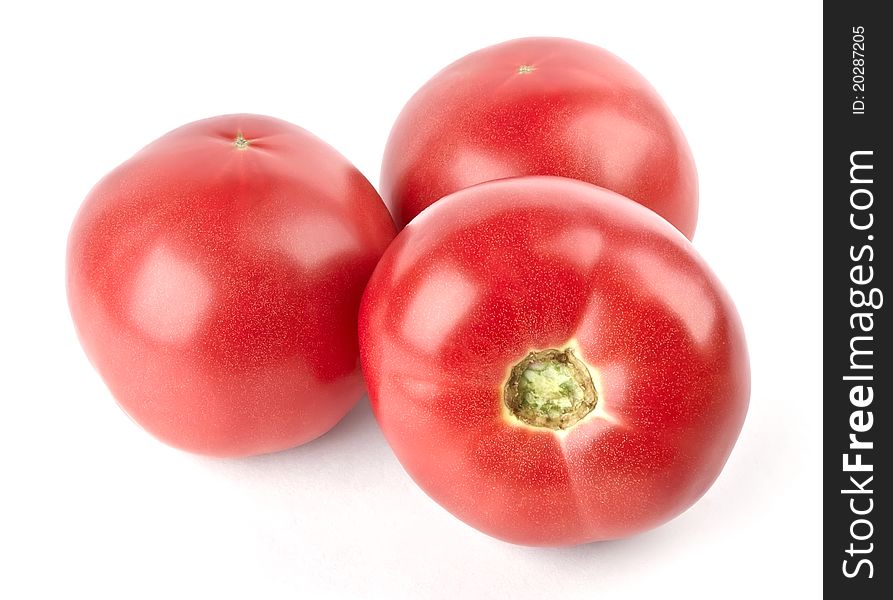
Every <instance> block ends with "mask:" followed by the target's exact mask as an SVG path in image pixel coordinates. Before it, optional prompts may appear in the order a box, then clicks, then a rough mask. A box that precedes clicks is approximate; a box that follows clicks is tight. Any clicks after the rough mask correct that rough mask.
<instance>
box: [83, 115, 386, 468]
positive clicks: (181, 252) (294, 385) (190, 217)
mask: <svg viewBox="0 0 893 600" xmlns="http://www.w3.org/2000/svg"><path fill="white" fill-rule="evenodd" d="M394 233H395V230H394V225H393V222H392V221H391V219H390V217H389V216H388V213H387V209H386V208H385V206H384V204H383V203H382V202H381V198H379V196H378V194H377V193H376V192H375V190H374V189H373V188H372V186H371V185H370V184H369V182H368V181H366V179H365V178H364V177H363V175H362V174H360V172H359V171H357V170H356V168H354V167H353V166H352V165H351V164H350V163H349V162H348V161H347V160H346V159H345V158H344V157H343V156H341V155H340V154H338V152H336V151H335V150H334V149H332V148H331V147H329V146H328V145H326V144H325V143H324V142H322V141H321V140H319V139H318V138H316V137H314V136H313V135H311V134H310V133H308V132H307V131H305V130H303V129H301V128H299V127H296V126H294V125H291V124H289V123H286V122H284V121H280V120H278V119H272V118H269V117H262V116H254V115H230V116H223V117H217V118H213V119H207V120H204V121H198V122H195V123H191V124H189V125H185V126H183V127H181V128H179V129H176V130H174V131H172V132H170V133H168V134H167V135H165V136H163V137H161V138H160V139H158V140H156V141H155V142H153V143H152V144H150V145H148V146H147V147H145V148H144V149H143V150H141V151H140V152H139V153H137V154H136V156H134V157H133V158H131V159H130V160H129V161H127V162H125V163H124V164H123V165H121V166H119V167H118V168H117V169H115V170H114V171H112V172H111V173H110V174H109V175H107V176H106V177H105V178H104V179H103V180H102V181H100V182H99V184H98V185H97V186H96V187H95V188H94V189H93V190H92V191H91V192H90V195H89V196H88V197H87V199H86V200H85V201H84V204H83V206H82V207H81V209H80V212H79V213H78V215H77V217H76V218H75V221H74V225H73V226H72V229H71V234H70V237H69V241H68V264H67V280H68V300H69V304H70V307H71V314H72V316H73V318H74V322H75V325H76V328H77V331H78V335H79V337H80V340H81V343H82V344H83V347H84V349H85V350H86V352H87V355H88V356H89V358H90V360H91V361H92V362H93V364H94V365H95V366H96V368H97V369H98V371H99V373H100V375H101V376H102V378H103V379H104V380H105V382H106V384H107V385H108V387H109V388H110V389H111V391H112V394H113V395H114V396H115V398H116V399H117V400H118V402H119V403H120V405H121V406H122V407H123V408H124V410H125V411H126V412H127V413H128V414H129V415H130V416H131V417H132V418H133V419H134V420H135V421H136V422H137V423H139V424H140V425H142V426H143V427H144V428H145V429H147V430H148V431H149V432H150V433H152V434H153V435H155V436H156V437H158V438H159V439H161V440H163V441H165V442H167V443H168V444H171V445H173V446H176V447H179V448H182V449H184V450H189V451H192V452H198V453H202V454H209V455H216V456H244V455H250V454H258V453H264V452H273V451H276V450H281V449H284V448H289V447H291V446H295V445H298V444H303V443H304V442H308V441H310V440H312V439H314V438H315V437H317V436H319V435H321V434H323V433H325V432H326V431H328V430H329V429H330V428H331V427H332V426H333V425H335V423H337V422H338V421H339V420H340V419H341V417H343V416H344V415H345V414H346V413H347V411H348V410H349V409H350V408H351V406H353V404H354V403H355V402H356V400H357V399H358V398H359V397H360V396H361V395H362V394H363V389H364V388H363V382H362V378H361V373H360V370H359V360H358V347H357V340H356V335H357V334H356V325H357V321H356V319H357V310H358V307H359V302H360V297H361V295H362V292H363V288H364V286H365V284H366V281H367V280H368V278H369V275H370V274H371V273H372V270H373V269H374V267H375V264H376V262H377V260H378V258H379V257H380V256H381V254H382V252H383V251H384V249H385V248H386V247H387V245H388V243H389V242H390V240H391V239H392V238H393V236H394Z"/></svg>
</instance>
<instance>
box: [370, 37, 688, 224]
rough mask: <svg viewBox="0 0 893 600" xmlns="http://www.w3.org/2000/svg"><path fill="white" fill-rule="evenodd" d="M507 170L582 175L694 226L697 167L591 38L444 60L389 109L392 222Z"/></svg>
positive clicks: (629, 77)
mask: <svg viewBox="0 0 893 600" xmlns="http://www.w3.org/2000/svg"><path fill="white" fill-rule="evenodd" d="M518 175H561V176H564V177H571V178H574V179H580V180H582V181H588V182H590V183H594V184H596V185H599V186H602V187H605V188H608V189H610V190H614V191H615V192H618V193H620V194H623V195H625V196H627V197H628V198H632V199H633V200H636V201H637V202H640V203H641V204H644V205H645V206H647V207H648V208H650V209H652V210H654V211H655V212H657V213H658V214H660V215H661V216H663V217H664V218H665V219H667V220H668V221H670V222H671V223H673V224H674V225H675V226H676V227H677V228H679V230H680V231H682V233H684V234H685V235H686V236H687V237H688V238H691V237H692V235H694V231H695V224H696V223H697V219H698V182H697V173H696V172H695V165H694V161H693V159H692V156H691V152H690V151H689V149H688V144H687V143H686V141H685V138H684V137H683V135H682V131H681V130H680V129H679V126H678V125H677V123H676V120H675V119H674V118H673V115H672V114H670V111H669V110H668V109H667V107H666V106H665V105H664V103H663V101H662V100H661V99H660V97H659V96H658V95H657V93H656V92H655V91H654V89H653V88H652V87H651V85H650V84H649V83H648V82H647V81H646V80H645V79H644V78H643V77H642V76H641V75H639V74H638V73H637V72H636V71H635V70H633V68H632V67H630V66H629V65H627V64H626V63H624V62H623V61H621V60H620V59H619V58H617V57H616V56H614V55H613V54H611V53H609V52H607V51H605V50H602V49H601V48H597V47H596V46H590V45H588V44H583V43H580V42H575V41H572V40H565V39H559V38H528V39H520V40H514V41H511V42H505V43H503V44H499V45H496V46H491V47H489V48H484V49H483V50H479V51H478V52H474V53H473V54H469V55H468V56H466V57H464V58H461V59H459V60H458V61H456V62H454V63H453V64H451V65H450V66H448V67H447V68H445V69H444V70H442V71H441V72H440V73H438V74H437V75H435V76H434V77H433V78H432V79H431V80H430V81H428V83H426V84H425V85H424V86H423V87H422V88H421V89H420V90H419V91H418V92H417V93H416V95H415V96H413V97H412V99H411V100H410V101H409V103H408V104H407V105H406V107H405V108H404V109H403V112H401V113H400V116H399V117H398V118H397V122H396V124H395V125H394V128H393V130H392V131H391V136H390V139H389V140H388V143H387V147H386V148H385V153H384V160H383V163H382V169H381V189H382V196H383V197H384V199H385V202H386V203H387V205H388V207H389V208H390V209H391V214H393V215H394V219H395V220H396V221H397V225H398V226H400V227H402V226H403V225H405V224H406V223H408V222H409V221H410V220H411V219H413V218H414V217H415V216H416V215H417V214H419V212H421V211H422V209H424V208H425V207H426V206H429V205H430V204H432V203H433V202H435V201H436V200H438V199H439V198H442V197H443V196H445V195H447V194H449V193H452V192H455V191H457V190H461V189H463V188H466V187H469V186H470V185H473V184H476V183H480V182H483V181H489V180H492V179H502V178H505V177H512V176H518Z"/></svg>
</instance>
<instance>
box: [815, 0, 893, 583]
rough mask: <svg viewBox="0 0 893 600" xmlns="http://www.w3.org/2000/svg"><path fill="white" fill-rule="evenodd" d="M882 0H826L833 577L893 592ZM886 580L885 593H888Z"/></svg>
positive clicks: (827, 568) (828, 544) (828, 494)
mask: <svg viewBox="0 0 893 600" xmlns="http://www.w3.org/2000/svg"><path fill="white" fill-rule="evenodd" d="M882 6H884V5H883V4H882V3H876V4H873V5H870V4H869V3H867V2H844V1H839V2H830V3H829V2H826V3H825V5H824V10H825V13H824V104H823V110H824V116H823V119H824V216H823V221H824V281H823V283H824V365H823V377H824V397H823V415H824V454H825V455H824V473H825V477H824V584H825V589H826V592H827V593H828V596H829V597H835V598H860V599H862V598H865V599H868V598H881V597H884V598H889V597H893V596H890V595H889V594H891V593H893V592H891V590H893V565H891V564H890V562H889V558H890V548H889V545H890V543H891V539H893V538H891V536H890V533H889V531H888V530H887V524H888V521H889V519H888V515H889V514H890V510H891V507H890V502H891V494H890V493H889V492H888V493H882V492H881V488H884V489H889V488H890V479H891V468H890V463H891V459H893V428H891V426H890V420H891V419H893V413H891V410H890V406H889V405H890V403H891V401H893V395H891V392H893V356H891V353H890V345H891V337H893V332H891V328H890V321H891V317H893V315H891V307H889V306H887V304H888V303H893V296H890V295H889V294H888V292H890V293H893V290H891V289H890V285H889V284H890V281H891V271H893V263H891V260H890V258H891V257H890V238H891V237H893V221H891V211H890V203H891V201H893V199H891V197H890V177H891V173H893V170H891V152H890V142H889V139H888V138H889V137H890V135H891V133H893V128H891V125H890V122H889V119H888V115H887V113H888V112H890V111H893V104H891V97H890V92H889V90H890V87H891V85H890V82H889V81H888V79H889V78H890V74H891V72H893V61H891V60H890V39H891V37H893V23H890V22H889V21H887V20H886V19H884V18H883V17H882V16H881V14H880V8H881V7H882ZM882 590H883V592H884V593H883V594H882Z"/></svg>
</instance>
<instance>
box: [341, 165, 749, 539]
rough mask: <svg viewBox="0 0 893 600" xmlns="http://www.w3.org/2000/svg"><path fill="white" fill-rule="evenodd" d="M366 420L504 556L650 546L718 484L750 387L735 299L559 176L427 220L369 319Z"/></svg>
mask: <svg viewBox="0 0 893 600" xmlns="http://www.w3.org/2000/svg"><path fill="white" fill-rule="evenodd" d="M359 331H360V352H361V357H362V362H363V370H364V373H365V376H366V383H367V385H368V388H369V395H370V399H371V403H372V408H373V411H374V413H375V416H376V418H377V419H378V422H379V423H380V425H381V428H382V430H383V432H384V434H385V437H386V438H387V440H388V442H389V443H390V445H391V447H392V448H393V450H394V452H395V454H396V456H397V458H398V459H399V460H400V462H401V463H402V464H403V466H404V468H405V469H406V471H407V472H408V473H409V474H410V475H411V476H412V478H413V479H414V480H415V481H416V482H417V483H418V484H419V485H420V486H421V487H422V488H423V489H424V490H425V491H426V492H427V493H428V494H429V495H430V496H431V497H432V498H433V499H434V500H436V501H437V502H439V503H440V504H441V505H443V506H444V507H445V508H446V509H447V510H449V511H450V512H452V513H453V514H455V515H456V516H457V517H459V518H460V519H462V520H463V521H465V522H466V523H468V524H470V525H472V526H474V527H476V528H478V529H479V530H481V531H483V532H485V533H488V534H490V535H492V536H495V537H497V538H500V539H503V540H507V541H510V542H515V543H518V544H528V545H545V546H553V545H571V544H579V543H585V542H590V541H594V540H604V539H610V538H620V537H624V536H628V535H631V534H634V533H636V532H640V531H643V530H646V529H649V528H652V527H655V526H657V525H659V524H661V523H663V522H665V521H667V520H669V519H670V518H672V517H674V516H675V515H678V514H679V513H680V512H682V511H683V510H685V509H686V508H687V507H689V506H690V505H692V504H693V503H694V502H695V501H696V500H697V499H698V498H699V497H700V496H701V495H702V494H704V492H705V491H706V490H707V489H708V487H709V486H710V485H711V484H712V482H713V481H714V480H715V478H716V477H717V476H718V474H719V472H720V470H721V469H722V467H723V465H724V464H725V462H726V459H727V457H728V456H729V453H730V452H731V450H732V446H733V445H734V443H735V440H736V439H737V436H738V434H739V431H740V429H741V426H742V424H743V421H744V416H745V412H746V410H747V404H748V397H749V388H750V375H749V364H748V357H747V350H746V346H745V340H744V334H743V331H742V327H741V323H740V321H739V318H738V315H737V313H736V311H735V307H734V305H733V304H732V301H731V300H730V299H729V296H728V295H727V294H726V292H725V291H724V290H723V287H722V285H721V284H720V282H719V281H718V280H717V278H716V276H715V275H714V274H713V273H712V272H711V271H710V269H709V268H708V267H707V265H706V264H705V263H704V261H703V260H702V259H701V258H700V257H699V256H698V255H697V253H696V252H695V250H694V249H693V247H692V245H691V244H690V243H689V241H688V240H686V239H685V237H684V236H682V235H681V234H680V233H679V232H678V231H677V230H675V229H674V228H673V227H672V226H671V225H670V224H669V223H667V222H666V221H665V220H663V219H661V218H660V217H658V216H657V215H656V214H654V213H653V212H651V211H649V210H647V209H645V208H643V207H642V206H641V205H639V204H636V203H635V202H631V201H630V200H628V199H626V198H623V197H621V196H619V195H617V194H614V193H613V192H609V191H607V190H604V189H602V188H598V187H595V186H592V185H590V184H587V183H583V182H579V181H574V180H571V179H564V178H557V177H521V178H514V179H504V180H500V181H494V182H489V183H483V184H480V185H478V186H474V187H471V188H467V189H465V190H462V191H459V192H456V193H455V194H452V195H451V196H448V197H447V198H444V199H443V200H442V201H440V202H437V203H436V204H434V205H433V206H431V207H430V208H428V209H426V210H425V211H424V212H422V214H420V215H419V216H418V217H417V218H416V219H415V220H413V221H412V222H411V223H410V224H409V225H408V226H407V227H406V228H405V229H404V230H403V231H402V232H401V233H400V234H398V236H397V238H396V239H395V240H394V242H393V243H392V244H391V246H390V247H389V248H388V250H387V251H386V252H385V254H384V256H383V257H382V259H381V261H380V262H379V264H378V267H377V268H376V270H375V273H374V274H373V276H372V278H371V280H370V282H369V285H368V287H367V288H366V292H365V295H364V297H363V303H362V305H361V308H360V329H359Z"/></svg>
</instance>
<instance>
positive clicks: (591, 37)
mask: <svg viewBox="0 0 893 600" xmlns="http://www.w3.org/2000/svg"><path fill="white" fill-rule="evenodd" d="M125 6H126V4H125V3H116V4H111V3H110V4H109V5H108V6H97V5H94V4H92V3H89V2H88V3H85V2H72V3H61V2H60V3H59V4H58V5H56V6H49V5H42V4H40V3H33V2H6V3H3V8H0V23H2V24H3V34H2V36H0V107H2V113H0V114H2V126H0V173H2V178H0V186H2V187H0V190H2V195H0V197H2V200H0V202H2V205H0V267H2V269H0V286H2V290H0V377H2V384H0V460H2V471H0V473H2V477H0V480H2V488H3V490H4V491H3V492H2V493H0V494H2V495H0V554H2V557H0V572H2V575H0V597H3V598H10V599H13V598H26V597H35V598H36V597H43V598H70V597H76V596H80V595H84V597H90V598H187V597H193V598H211V597H214V598H259V599H260V598H263V599H266V598H284V597H292V598H294V597H299V598H354V597H366V598H388V599H394V598H450V599H464V598H471V599H477V598H513V599H523V598H545V597H549V598H561V599H572V598H596V597H598V598H651V597H655V595H656V594H659V595H660V597H675V596H678V597H687V598H712V597H723V598H753V597H755V595H762V597H772V598H781V597H785V596H787V595H794V594H796V596H797V597H800V598H813V597H818V595H819V593H820V589H821V587H820V586H821V584H820V576H821V569H820V557H821V536H822V523H821V496H820V484H821V470H820V469H821V461H820V450H821V433H820V429H821V423H822V407H821V391H822V390H821V384H820V373H821V365H822V362H821V339H822V335H821V334H822V324H821V315H822V306H821V270H820V269H821V266H820V263H821V224H822V216H821V197H822V195H821V192H822V188H821V184H820V168H821V167H820V164H821V158H820V153H821V147H822V123H821V116H822V100H821V82H822V75H821V50H822V48H821V42H822V38H821V25H822V14H821V8H820V4H819V3H815V2H779V1H777V0H774V1H771V2H750V3H749V4H748V5H747V6H746V7H745V8H743V9H742V8H740V7H732V6H731V5H728V7H727V8H726V6H727V5H725V4H723V3H715V2H702V3H697V2H682V1H675V2H655V3H646V2H637V1H625V2H617V1H616V0H614V1H611V2H594V1H589V0H580V1H578V2H561V1H557V0H549V1H548V2H523V1H513V2H506V3H500V4H497V3H485V2H483V1H482V0H474V1H470V2H460V1H458V0H451V1H450V2H439V3H429V2H420V1H419V2H412V3H406V5H405V6H402V7H398V6H397V5H387V4H384V3H378V2H363V3H357V5H356V6H350V5H346V4H338V3H336V2H313V3H307V5H306V6H305V5H302V4H301V3H288V4H286V3H282V4H281V5H273V4H267V3H265V2H256V1H250V2H249V1H245V0H242V1H239V2H220V1H218V2H212V3H211V2H209V3H207V4H193V3H189V2H185V1H179V2H174V3H170V4H168V3H163V2H153V3H145V4H142V5H141V6H142V7H141V8H129V7H127V8H126V7H125ZM527 35H560V36H565V37H572V38H577V39H579V40H583V41H587V42H591V43H595V44H597V45H600V46H602V47H604V48H607V49H609V50H611V51H612V52H614V53H616V54H618V55H619V56H620V57H622V58H623V59H625V60H626V61H627V62H629V63H630V64H632V65H633V66H634V67H636V68H637V69H638V70H639V71H640V72H641V73H643V74H644V75H645V76H646V77H647V78H648V79H649V80H650V81H651V82H652V83H653V84H654V86H655V87H656V88H657V89H658V91H659V92H660V93H661V94H662V96H663V97H664V99H665V100H666V101H667V103H668V104H669V105H670V107H671V109H672V110H673V112H674V113H675V115H676V116H677V118H678V120H679V121H680V123H681V125H682V128H683V130H684V131H685V132H686V135H687V137H688V140H689V142H690V144H691V147H692V149H693V152H694V155H695V158H696V161H697V164H698V169H699V172H700V184H701V213H700V221H699V225H698V232H697V235H696V237H695V243H696V246H697V248H698V249H699V250H700V251H701V253H702V254H703V255H704V256H705V257H706V258H707V260H708V261H709V262H710V263H711V265H712V266H713V268H714V270H715V271H716V273H717V274H718V275H719V277H720V278H721V279H722V280H723V281H724V282H725V284H726V286H727V288H728V289H729V291H730V292H731V294H732V296H733V298H735V300H736V302H737V305H738V308H739V310H740V313H741V316H742V319H743V320H744V324H745V327H746V331H747V334H748V341H749V346H750V351H751V360H752V369H753V394H752V398H751V408H750V413H749V415H748V418H747V423H746V425H745V427H744V431H743V433H742V435H741V438H740V441H739V442H738V445H737V447H736V448H735V451H734V452H733V454H732V457H731V459H730V461H729V463H728V466H727V467H726V469H725V471H724V472H723V473H722V475H721V476H720V478H719V480H718V481H717V483H716V484H715V485H714V486H713V488H712V489H711V490H710V491H709V492H708V493H707V495H706V496H705V497H704V498H703V499H702V500H701V501H700V502H698V503H697V504H696V505H695V506H694V507H693V508H692V509H690V510H689V511H688V512H686V513H685V514H684V515H682V516H681V517H679V518H678V519H676V520H674V521H673V522H671V523H670V524H668V525H666V526H664V527H661V528H659V529H657V530H655V531H653V532H651V533H648V534H645V535H641V536H639V537H636V538H634V539H629V540H626V541H620V542H611V543H602V544H593V545H588V546H583V547H578V548H571V549H561V550H544V549H531V548H524V547H515V546H511V545H508V544H505V543H502V542H499V541H496V540H493V539H490V538H488V537H486V536H484V535H483V534H480V533H478V532H477V531H475V530H473V529H471V528H470V527H467V526H466V525H464V524H463V523H461V522H459V521H458V520H456V519H455V518H453V517H452V516H451V515H449V514H448V513H447V512H446V511H444V510H443V509H441V508H440V507H439V506H437V505H436V504H435V503H434V502H432V501H431V500H429V499H428V498H427V497H426V496H425V495H424V494H423V493H422V492H421V491H420V490H419V489H417V488H416V487H415V485H414V484H413V483H412V482H411V481H410V480H409V478H408V477H407V476H406V475H405V474H404V472H403V471H402V469H401V468H400V466H399V464H398V463H397V461H396V460H395V458H394V456H393V455H392V453H391V451H390V450H389V448H388V446H387V445H386V443H385V441H384V439H383V438H382V436H381V434H380V433H379V431H378V429H377V426H376V424H375V421H374V419H373V418H372V415H371V412H370V410H369V407H368V403H367V402H366V401H365V400H364V401H363V402H362V403H361V404H360V405H359V406H358V407H357V408H356V409H355V410H354V411H353V412H352V413H350V414H349V415H348V416H347V418H346V419H345V420H344V421H343V422H342V423H341V424H340V425H339V426H337V427H336V428H335V429H334V430H333V431H331V432H330V433H329V434H328V435H326V436H324V437H323V438H321V439H320V440H318V441H316V442H314V443H311V444H309V445H307V446H305V447H302V448H298V449H295V450H292V451H288V452H284V453H281V454H278V455H272V456H265V457H260V458H254V459H247V460H236V461H219V460H209V459H205V458H200V457H194V456H190V455H187V454H183V453H181V452H178V451H175V450H171V449H169V448H167V447H164V446H162V445H161V444H160V443H158V442H156V441H154V440H153V439H151V438H150V437H149V436H148V435H147V434H145V433H143V432H142V431H141V430H140V429H139V428H137V427H136V426H135V425H133V424H132V423H131V422H130V421H129V420H128V418H127V417H126V416H125V415H124V414H123V413H122V412H121V411H120V410H119V409H118V408H117V407H116V406H115V403H114V401H113V400H112V398H111V396H110V395H109V393H108V392H107V390H106V388H105V387H104V385H103V384H102V382H101V380H100V379H99V377H98V375H97V374H96V373H95V372H94V371H93V369H92V368H91V367H90V364H89V363H88V361H87V359H86V357H85V356H84V354H83V353H82V351H81V349H80V347H79V345H78V342H77V340H76V337H75V334H74V330H73V327H72V325H71V322H70V318H69V315H68V310H67V306H66V302H65V294H64V253H65V241H66V235H67V233H68V228H69V226H70V223H71V220H72V218H73V216H74V214H75V211H76V210H77V208H78V205H79V204H80V202H81V200H82V199H83V197H84V196H85V194H86V193H87V191H88V190H89V189H90V187H91V186H92V185H93V184H94V183H95V182H96V181H97V180H98V179H99V178H100V177H101V176H102V175H103V174H104V173H105V172H107V171H108V170H110V169H111V168H113V167H114V166H116V165H117V164H119V163H120V162H122V161H123V160H125V159H126V158H128V157H129V156H130V155H131V154H132V153H134V152H135V151H136V150H138V149H139V148H140V147H142V146H143V145H144V144H146V143H148V142H149V141H151V140H153V139H155V138H156V137H158V136H159V135H161V134H163V133H165V132H167V131H168V130H170V129H172V128H174V127H176V126H178V125H181V124H184V123H186V122H189V121H192V120H195V119H199V118H203V117H208V116H213V115H217V114H223V113H230V112H257V113H264V114H269V115H273V116H277V117H280V118H283V119H286V120H289V121H292V122H294V123H297V124H299V125H301V126H303V127H305V128H307V129H309V130H311V131H313V132H314V133H316V134H317V135H319V136H320V137H322V138H323V139H325V140H327V141H328V142H329V143H331V144H332V145H334V146H335V147H336V148H338V149H339V150H340V151H341V152H342V153H343V154H345V155H346V156H347V157H348V158H350V159H351V160H353V161H354V162H355V164H356V165H357V166H358V167H359V168H360V169H361V170H362V171H363V172H364V173H365V174H366V175H367V176H368V177H369V178H370V180H371V181H372V182H373V183H376V184H377V182H378V170H379V164H380V156H381V151H382V148H383V146H384V143H385V140H386V137H387V134H388V131H389V129H390V126H391V124H392V122H393V120H394V118H395V117H396V116H397V113H398V112H399V110H400V109H401V107H402V106H403V104H404V102H405V101H406V100H407V99H408V98H409V97H410V95H411V94H412V93H413V92H414V91H415V90H416V89H417V88H418V87H419V86H420V85H421V84H422V83H424V82H425V81H426V80H427V79H428V78H429V77H430V76H431V75H433V74H434V73H435V72H436V71H438V70H439V69H440V68H441V67H443V66H445V65H446V64H447V63H449V62H451V61H453V60H454V59H457V58H459V57H461V56H462V55H464V54H466V53H468V52H470V51H472V50H475V49H478V48H480V47H483V46H487V45H490V44H493V43H496V42H500V41H504V40H507V39H511V38H515V37H522V36H527ZM757 597H759V596H757Z"/></svg>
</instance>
